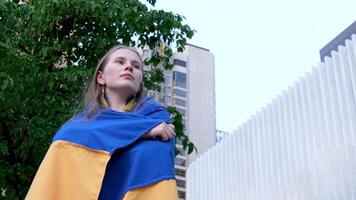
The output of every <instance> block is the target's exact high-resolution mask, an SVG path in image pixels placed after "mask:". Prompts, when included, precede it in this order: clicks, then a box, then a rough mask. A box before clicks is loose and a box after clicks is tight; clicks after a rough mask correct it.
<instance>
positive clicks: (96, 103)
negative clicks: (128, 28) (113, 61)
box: [83, 45, 144, 118]
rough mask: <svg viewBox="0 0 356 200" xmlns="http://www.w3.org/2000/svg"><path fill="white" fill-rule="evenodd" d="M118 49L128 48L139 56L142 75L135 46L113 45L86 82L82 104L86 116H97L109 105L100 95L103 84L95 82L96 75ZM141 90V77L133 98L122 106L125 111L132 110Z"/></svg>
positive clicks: (141, 93)
mask: <svg viewBox="0 0 356 200" xmlns="http://www.w3.org/2000/svg"><path fill="white" fill-rule="evenodd" d="M119 49H128V50H131V51H133V52H134V53H136V54H137V55H138V57H139V58H140V61H141V64H142V75H143V61H142V57H141V55H140V53H139V52H138V51H137V49H136V48H134V47H130V46H124V45H115V46H113V47H112V48H111V49H110V50H109V51H107V52H106V53H105V55H104V56H103V57H102V58H101V59H100V61H99V63H98V65H97V66H96V69H95V72H94V75H93V77H92V79H91V81H90V83H89V84H88V86H87V87H86V89H85V94H84V100H83V106H84V108H86V109H87V112H86V113H85V116H86V118H92V117H95V116H97V115H98V114H100V112H101V110H102V109H103V108H106V107H108V106H109V105H108V102H106V101H105V99H104V98H103V97H102V94H101V93H102V90H103V88H102V87H103V86H102V85H100V84H99V83H98V82H97V77H98V74H99V71H103V70H104V68H105V66H106V65H107V64H108V62H109V58H110V56H111V55H112V54H113V53H114V52H115V51H117V50H119ZM143 90H144V86H143V79H142V80H141V83H140V87H139V90H138V92H137V93H136V94H135V96H134V98H133V99H132V100H131V101H130V102H128V103H127V105H126V106H125V108H124V110H125V111H127V112H132V111H133V109H134V108H135V105H136V104H137V102H139V101H140V100H141V99H142V97H143V92H144V91H143Z"/></svg>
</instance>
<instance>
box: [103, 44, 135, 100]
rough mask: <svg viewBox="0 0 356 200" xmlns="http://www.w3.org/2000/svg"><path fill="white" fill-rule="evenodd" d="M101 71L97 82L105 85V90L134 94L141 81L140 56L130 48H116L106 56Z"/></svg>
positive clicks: (128, 94)
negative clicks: (106, 60)
mask: <svg viewBox="0 0 356 200" xmlns="http://www.w3.org/2000/svg"><path fill="white" fill-rule="evenodd" d="M108 59H109V60H108V63H107V65H106V66H105V67H104V70H103V71H99V74H98V77H97V82H98V83H99V84H101V85H105V87H106V90H107V91H113V92H120V93H122V94H121V95H125V96H131V95H133V94H135V93H136V92H137V91H138V89H139V87H140V83H141V81H142V63H141V59H140V57H139V56H138V55H137V53H135V52H134V51H132V50H130V49H125V48H122V49H118V50H116V51H115V52H114V53H112V54H111V55H110V56H109V58H108Z"/></svg>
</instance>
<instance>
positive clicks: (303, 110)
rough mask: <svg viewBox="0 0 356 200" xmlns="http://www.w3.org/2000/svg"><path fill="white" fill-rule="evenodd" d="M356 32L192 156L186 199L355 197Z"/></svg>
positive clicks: (354, 199)
mask: <svg viewBox="0 0 356 200" xmlns="http://www.w3.org/2000/svg"><path fill="white" fill-rule="evenodd" d="M355 99H356V35H352V39H351V40H347V41H346V45H345V46H339V49H338V52H332V58H326V59H325V63H320V64H319V65H318V66H317V67H316V68H313V70H312V72H311V73H307V74H306V75H305V77H303V78H300V80H299V81H298V82H296V83H295V84H294V85H293V86H291V87H289V88H288V90H287V91H284V92H283V93H282V94H281V95H279V96H278V97H277V98H276V99H274V100H273V101H272V102H271V103H269V104H267V105H266V106H265V107H264V108H263V109H262V110H261V111H260V112H258V113H256V114H255V115H254V116H252V117H251V118H250V119H249V120H248V121H247V122H246V123H244V124H242V126H240V127H239V128H238V129H237V131H236V132H235V133H234V134H231V135H230V136H228V137H227V138H225V139H223V141H222V142H221V143H218V144H217V145H215V146H214V147H213V148H212V149H210V150H209V151H208V152H206V153H205V154H203V155H202V156H201V157H199V159H198V160H197V161H196V162H193V163H192V164H191V165H190V167H189V169H188V172H187V200H220V199H224V200H228V199H231V200H252V199H258V200H262V199H263V200H286V199H287V200H288V199H293V200H296V199H298V200H299V199H301V200H304V199H305V200H309V199H313V200H314V199H317V200H328V199H335V200H340V199H341V200H356V100H355Z"/></svg>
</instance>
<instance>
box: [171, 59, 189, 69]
mask: <svg viewBox="0 0 356 200" xmlns="http://www.w3.org/2000/svg"><path fill="white" fill-rule="evenodd" d="M173 64H174V65H179V66H182V67H186V66H187V62H185V61H184V60H179V59H174V60H173Z"/></svg>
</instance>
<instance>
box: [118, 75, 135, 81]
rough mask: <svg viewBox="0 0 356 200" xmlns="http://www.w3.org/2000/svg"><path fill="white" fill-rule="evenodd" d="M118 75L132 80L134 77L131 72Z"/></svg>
mask: <svg viewBox="0 0 356 200" xmlns="http://www.w3.org/2000/svg"><path fill="white" fill-rule="evenodd" d="M120 77H123V78H126V79H130V80H134V79H135V78H134V77H133V76H132V75H131V74H123V75H121V76H120Z"/></svg>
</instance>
